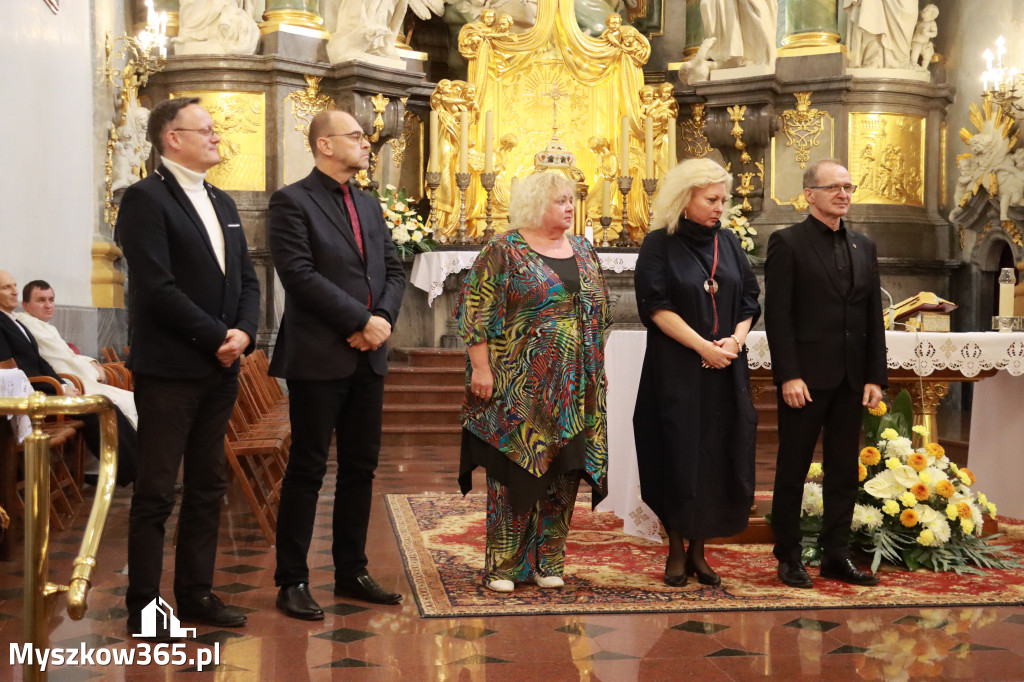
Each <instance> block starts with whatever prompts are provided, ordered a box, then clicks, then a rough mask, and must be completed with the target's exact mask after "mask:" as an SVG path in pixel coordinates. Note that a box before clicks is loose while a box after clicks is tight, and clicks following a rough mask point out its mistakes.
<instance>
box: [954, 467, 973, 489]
mask: <svg viewBox="0 0 1024 682" xmlns="http://www.w3.org/2000/svg"><path fill="white" fill-rule="evenodd" d="M956 477H957V478H959V479H960V482H961V483H963V484H964V485H970V484H971V477H970V475H969V474H967V473H966V472H965V471H964V470H963V469H961V470H960V471H959V473H957V475H956Z"/></svg>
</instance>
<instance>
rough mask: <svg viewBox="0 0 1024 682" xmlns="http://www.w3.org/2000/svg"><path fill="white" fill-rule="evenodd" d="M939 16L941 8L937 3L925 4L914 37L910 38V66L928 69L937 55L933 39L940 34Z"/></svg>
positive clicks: (923, 69)
mask: <svg viewBox="0 0 1024 682" xmlns="http://www.w3.org/2000/svg"><path fill="white" fill-rule="evenodd" d="M938 16H939V8H938V7H936V6H935V5H931V4H928V5H925V6H924V7H923V8H922V9H921V20H920V21H918V22H917V26H916V27H915V28H914V37H913V38H911V40H910V68H912V69H920V70H922V71H927V70H928V65H929V64H931V62H932V57H933V56H934V55H935V45H934V44H933V43H932V39H933V38H935V37H936V36H938V35H939V25H938V24H937V23H935V18H936V17H938Z"/></svg>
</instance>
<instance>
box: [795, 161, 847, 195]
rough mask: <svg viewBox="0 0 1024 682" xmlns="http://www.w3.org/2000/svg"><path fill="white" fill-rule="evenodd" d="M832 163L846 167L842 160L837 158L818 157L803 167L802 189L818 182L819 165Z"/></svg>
mask: <svg viewBox="0 0 1024 682" xmlns="http://www.w3.org/2000/svg"><path fill="white" fill-rule="evenodd" d="M826 165H833V166H839V167H840V168H846V166H844V165H843V162H842V161H840V160H839V159H818V160H817V161H815V162H814V163H812V164H811V165H809V166H807V168H806V169H804V189H807V188H808V187H814V186H815V185H817V184H818V169H819V168H820V167H821V166H826Z"/></svg>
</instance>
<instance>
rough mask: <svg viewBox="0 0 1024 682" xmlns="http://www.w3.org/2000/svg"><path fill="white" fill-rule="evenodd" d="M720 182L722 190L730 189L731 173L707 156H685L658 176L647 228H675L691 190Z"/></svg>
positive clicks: (674, 229)
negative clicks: (651, 217) (684, 159)
mask: <svg viewBox="0 0 1024 682" xmlns="http://www.w3.org/2000/svg"><path fill="white" fill-rule="evenodd" d="M719 182H724V183H725V192H726V194H728V193H729V192H731V191H732V175H730V174H729V171H727V170H725V169H724V168H722V167H721V166H720V165H718V164H717V163H715V162H714V161H712V160H711V159H687V160H686V161H683V162H682V163H681V164H679V165H678V166H676V167H675V168H673V169H672V170H670V171H669V172H668V173H666V174H665V177H663V178H662V179H661V187H660V188H659V189H658V193H657V194H656V195H655V196H654V219H653V220H652V221H651V229H652V230H657V229H658V228H661V227H667V228H668V233H669V234H672V233H673V232H675V231H676V224H677V222H678V220H679V216H680V215H682V213H683V210H684V209H685V208H686V206H687V205H688V204H689V203H690V197H692V196H693V190H695V189H697V188H699V187H707V186H708V185H714V184H715V183H719Z"/></svg>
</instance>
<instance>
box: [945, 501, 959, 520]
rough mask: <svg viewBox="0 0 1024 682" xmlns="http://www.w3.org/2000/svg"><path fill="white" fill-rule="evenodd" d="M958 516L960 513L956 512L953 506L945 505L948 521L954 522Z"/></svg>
mask: <svg viewBox="0 0 1024 682" xmlns="http://www.w3.org/2000/svg"><path fill="white" fill-rule="evenodd" d="M958 516H960V512H959V511H958V510H957V508H956V505H955V504H948V505H946V517H947V518H948V519H949V520H950V521H954V520H956V518H957V517H958Z"/></svg>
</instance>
